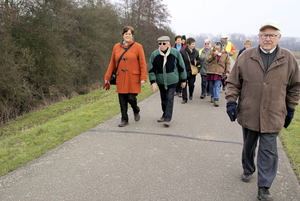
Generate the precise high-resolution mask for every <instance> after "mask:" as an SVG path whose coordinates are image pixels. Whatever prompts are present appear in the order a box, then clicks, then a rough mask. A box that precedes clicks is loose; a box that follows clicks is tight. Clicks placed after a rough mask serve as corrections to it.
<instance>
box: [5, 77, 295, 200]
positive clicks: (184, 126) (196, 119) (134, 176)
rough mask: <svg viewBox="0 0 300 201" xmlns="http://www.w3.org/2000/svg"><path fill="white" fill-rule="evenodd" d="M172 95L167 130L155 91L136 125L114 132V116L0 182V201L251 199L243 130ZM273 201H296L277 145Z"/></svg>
mask: <svg viewBox="0 0 300 201" xmlns="http://www.w3.org/2000/svg"><path fill="white" fill-rule="evenodd" d="M200 79H201V78H200V76H199V75H197V81H196V87H195V93H194V98H193V100H191V101H190V100H189V101H188V103H187V104H181V99H180V98H179V97H178V96H176V97H175V103H174V112H173V119H172V121H171V126H170V127H169V128H166V127H164V125H163V124H162V123H158V122H157V119H159V118H160V117H161V115H162V112H161V106H160V97H159V92H157V93H154V94H153V95H151V96H150V97H148V98H146V99H145V100H143V101H141V102H140V103H139V104H138V105H139V107H140V108H141V113H140V114H141V119H140V121H139V122H135V121H134V120H133V112H132V109H131V108H130V109H129V118H130V120H129V125H128V126H126V127H123V128H119V127H118V126H117V125H118V123H119V121H120V115H117V116H115V117H113V118H111V119H109V120H107V121H106V122H104V123H101V124H99V125H98V126H96V127H94V128H92V129H90V130H88V131H86V132H84V133H82V134H80V135H78V136H77V137H75V138H73V139H71V140H69V141H68V142H66V143H64V144H62V145H61V146H59V147H57V148H55V149H53V150H51V151H49V152H48V153H46V154H44V155H43V156H41V157H40V158H38V159H36V160H34V161H32V162H29V163H28V164H26V165H25V166H23V167H21V168H19V169H17V170H15V171H13V172H11V173H9V174H8V175H6V176H4V177H1V178H0V200H1V201H7V200H22V201H25V200H114V201H115V200H180V201H181V200H204V201H206V200H247V201H251V200H257V198H256V196H257V174H256V173H255V174H254V176H253V178H252V180H251V181H250V182H249V183H244V182H242V181H241V174H242V167H241V151H242V129H241V127H240V126H239V125H238V124H237V123H236V122H234V123H232V122H230V120H229V118H228V116H227V114H226V111H225V110H226V107H225V106H226V100H225V98H224V92H223V91H221V92H220V95H221V99H220V101H219V103H220V107H214V106H213V104H212V103H210V98H208V97H206V98H205V99H200ZM278 152H279V167H278V172H277V176H276V178H275V181H274V183H273V185H272V188H271V189H270V192H271V194H272V196H273V197H274V200H280V201H282V200H285V201H286V200H300V186H299V183H298V180H297V178H296V176H295V174H294V172H293V170H292V168H291V166H290V163H289V160H288V158H287V156H286V153H285V152H284V150H283V148H282V144H281V142H280V141H279V139H278Z"/></svg>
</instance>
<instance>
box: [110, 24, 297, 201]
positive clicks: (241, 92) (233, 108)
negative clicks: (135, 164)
mask: <svg viewBox="0 0 300 201" xmlns="http://www.w3.org/2000/svg"><path fill="white" fill-rule="evenodd" d="M122 36H123V40H122V41H121V42H120V43H117V44H116V45H115V46H114V49H113V53H112V58H111V61H110V64H109V67H108V69H107V72H106V74H105V85H104V88H106V89H109V88H110V80H111V76H112V74H113V73H114V72H115V74H116V86H117V93H118V94H119V103H120V108H121V115H122V116H121V122H120V123H119V126H120V127H123V126H126V125H127V124H128V115H127V110H128V103H129V104H130V105H131V107H132V109H133V113H134V120H135V121H139V120H140V114H139V113H140V108H139V107H138V106H137V99H136V97H137V94H138V93H140V92H141V84H144V83H145V81H146V80H147V73H148V77H149V80H150V83H151V89H152V91H153V92H155V90H156V87H157V85H158V88H159V91H160V99H161V108H162V115H161V116H160V117H159V118H158V120H157V121H158V122H163V124H164V126H165V127H169V126H170V121H171V119H172V114H173V105H174V94H178V95H180V94H181V93H182V103H183V104H184V103H187V101H188V97H189V99H190V100H192V99H193V92H194V88H195V86H194V83H195V80H196V74H197V73H196V74H195V73H193V69H192V68H193V67H194V66H198V69H199V73H200V75H201V80H202V82H201V96H200V98H201V99H204V98H205V97H206V95H207V88H206V87H207V83H208V85H209V94H210V95H211V99H210V101H211V102H212V103H214V106H216V107H218V106H219V104H218V101H219V99H220V95H219V92H220V88H221V86H222V79H223V77H224V76H225V77H228V79H227V82H226V83H227V86H226V88H227V89H226V92H225V98H226V100H227V105H226V108H227V109H226V111H227V114H228V116H229V118H230V120H231V121H232V122H233V121H235V120H236V119H237V121H238V123H239V124H240V125H241V126H242V130H243V140H244V146H243V151H242V167H243V173H242V175H241V180H242V181H244V182H249V181H250V180H251V176H252V174H253V173H254V172H255V170H256V168H255V163H254V157H255V149H256V146H257V141H258V140H259V148H258V153H257V157H258V158H257V170H258V183H257V185H258V194H257V197H258V199H259V200H273V198H272V196H271V194H270V192H269V188H270V187H271V184H272V182H273V180H274V178H275V176H276V172H277V166H278V153H277V144H276V138H277V136H278V134H279V131H280V130H281V129H282V128H283V127H285V128H287V127H288V126H289V124H290V123H291V121H292V119H293V116H294V112H295V107H296V105H297V104H298V101H299V98H300V73H299V67H298V64H297V61H296V59H295V57H294V56H293V54H292V53H291V52H290V51H289V50H287V49H284V48H281V47H279V46H278V41H279V40H280V38H281V34H280V28H279V25H278V23H277V22H274V21H266V22H264V23H262V25H261V27H260V29H259V34H258V37H259V45H258V46H257V47H253V48H249V41H248V42H247V41H246V42H247V43H246V42H245V49H244V50H243V53H241V54H239V57H238V59H237V61H236V62H235V64H234V66H233V68H232V69H230V56H233V55H234V54H235V48H234V45H233V44H232V43H231V42H229V41H228V36H227V34H222V36H221V40H220V41H217V42H215V43H214V45H213V47H212V42H211V41H210V40H209V39H206V40H205V41H204V48H202V49H201V50H200V51H198V50H196V49H195V42H196V41H195V39H194V38H192V37H190V38H187V39H186V46H185V43H184V42H182V39H184V40H185V37H184V38H183V37H182V36H176V37H175V42H176V45H174V46H173V47H172V46H171V45H170V37H169V36H161V37H159V38H158V39H157V42H158V49H156V50H154V51H153V53H152V54H151V57H150V60H149V65H148V68H147V67H146V61H145V56H144V51H143V48H142V46H141V45H140V44H139V43H137V42H134V41H133V36H134V29H133V28H132V27H130V26H125V27H124V28H123V32H122ZM246 45H247V47H246ZM250 46H251V41H250ZM223 87H224V86H223ZM178 88H181V89H182V92H181V91H180V90H179V89H178ZM187 88H189V90H187ZM187 91H189V94H188V93H187Z"/></svg>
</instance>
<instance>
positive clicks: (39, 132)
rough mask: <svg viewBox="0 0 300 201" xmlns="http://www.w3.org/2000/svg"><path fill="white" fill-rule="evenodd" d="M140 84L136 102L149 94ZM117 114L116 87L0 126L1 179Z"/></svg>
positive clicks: (147, 88) (118, 111)
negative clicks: (140, 90)
mask: <svg viewBox="0 0 300 201" xmlns="http://www.w3.org/2000/svg"><path fill="white" fill-rule="evenodd" d="M152 93H153V92H152V90H151V87H150V84H149V82H147V83H145V84H143V85H142V93H140V94H139V95H138V97H137V98H138V101H141V100H143V99H145V98H146V97H148V96H150V95H151V94H152ZM119 113H120V108H119V101H118V94H117V93H116V86H112V87H111V89H110V90H109V91H105V90H103V89H102V90H96V91H93V92H91V93H89V94H87V95H83V96H79V97H76V98H73V99H71V100H67V101H63V102H60V103H58V104H55V105H53V106H51V107H49V108H47V109H44V110H42V111H39V112H36V113H32V114H27V115H24V116H22V117H19V118H17V119H16V120H15V121H14V122H12V123H10V124H9V125H4V126H2V127H0V176H3V175H6V174H7V173H9V172H11V171H13V170H15V169H17V168H19V167H21V166H23V165H24V164H26V163H27V162H29V161H32V160H34V159H36V158H38V157H40V156H41V155H43V154H44V153H46V152H48V151H49V150H51V149H54V148H55V147H57V146H59V145H61V144H62V143H64V142H66V141H68V140H69V139H71V138H73V137H75V136H77V135H79V134H81V133H83V132H85V131H87V130H89V129H91V128H93V127H95V126H96V125H98V124H100V123H102V122H104V121H106V120H108V119H110V118H111V117H113V116H115V115H117V114H119Z"/></svg>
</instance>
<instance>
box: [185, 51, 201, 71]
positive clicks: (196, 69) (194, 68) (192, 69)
mask: <svg viewBox="0 0 300 201" xmlns="http://www.w3.org/2000/svg"><path fill="white" fill-rule="evenodd" d="M186 54H187V56H188V58H189V61H190V65H191V71H192V75H197V74H198V67H197V66H195V65H192V63H191V59H190V56H189V53H188V52H186Z"/></svg>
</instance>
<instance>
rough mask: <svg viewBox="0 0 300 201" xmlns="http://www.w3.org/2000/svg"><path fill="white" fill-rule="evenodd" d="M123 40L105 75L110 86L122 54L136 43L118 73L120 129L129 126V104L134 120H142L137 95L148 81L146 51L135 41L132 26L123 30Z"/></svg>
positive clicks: (120, 64)
mask: <svg viewBox="0 0 300 201" xmlns="http://www.w3.org/2000/svg"><path fill="white" fill-rule="evenodd" d="M122 35H123V40H122V41H121V42H120V43H117V44H116V45H115V46H114V49H113V52H112V56H111V60H110V64H109V66H108V69H107V71H106V74H105V84H106V85H109V84H110V83H109V81H110V78H111V74H112V72H113V71H115V69H116V68H117V64H118V61H119V58H120V56H121V55H122V53H123V52H124V51H125V50H126V49H127V48H128V47H129V46H130V45H131V44H132V43H134V44H133V45H132V46H131V47H130V49H129V50H128V51H127V52H126V53H125V54H124V55H123V56H122V59H121V61H120V63H119V66H118V70H117V72H116V75H117V76H116V85H117V93H118V94H119V103H120V107H121V114H122V118H121V122H120V123H119V127H123V126H126V125H127V124H128V114H127V110H128V103H129V104H130V105H131V107H132V109H133V113H134V120H135V121H139V120H140V114H139V112H140V108H139V107H138V106H137V99H136V97H137V95H138V93H141V84H143V83H145V81H146V80H147V67H146V60H145V54H144V50H143V47H142V45H141V44H139V43H136V42H134V41H133V36H134V29H133V27H131V26H125V27H124V28H123V32H122Z"/></svg>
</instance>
